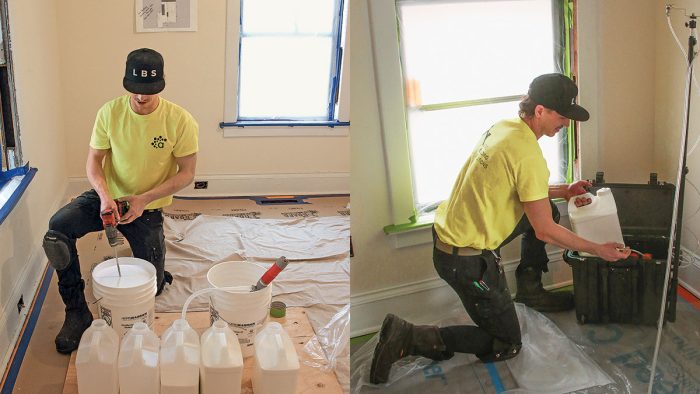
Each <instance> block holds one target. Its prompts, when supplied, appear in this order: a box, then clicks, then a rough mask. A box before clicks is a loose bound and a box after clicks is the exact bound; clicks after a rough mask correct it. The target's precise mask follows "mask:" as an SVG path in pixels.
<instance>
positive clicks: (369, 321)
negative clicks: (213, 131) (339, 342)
mask: <svg viewBox="0 0 700 394" xmlns="http://www.w3.org/2000/svg"><path fill="white" fill-rule="evenodd" d="M561 255H562V251H561V249H559V250H553V251H551V252H548V256H549V259H550V262H549V271H550V273H549V274H545V275H544V276H543V280H544V281H546V280H547V279H548V278H559V280H558V281H557V282H555V283H551V284H549V285H546V286H545V288H546V289H552V288H559V287H563V286H568V285H570V284H572V283H573V280H572V279H571V273H570V269H568V264H566V263H565V262H564V261H563V260H562V257H561ZM502 264H503V269H504V271H505V273H506V278H507V280H508V282H509V283H510V285H509V289H510V290H511V295H512V296H514V295H515V290H516V286H515V269H516V268H517V267H518V264H519V259H510V260H507V261H505V260H504V261H502ZM564 270H567V272H562V271H564ZM462 308H463V307H462V305H461V303H460V301H459V298H458V297H457V294H456V293H455V292H454V291H453V290H452V288H451V287H450V286H449V285H448V284H447V283H446V282H445V281H443V280H442V279H440V278H430V279H424V280H420V281H417V282H412V283H406V284H402V285H398V286H392V287H387V288H384V289H379V290H372V291H367V292H364V293H360V294H356V295H352V296H351V297H350V315H351V316H352V319H350V336H351V337H357V336H360V335H365V334H370V333H374V332H377V331H378V330H379V327H380V326H381V323H382V319H383V318H384V315H386V314H387V313H389V312H391V313H394V314H396V315H398V316H401V317H402V318H404V319H407V320H409V321H411V322H413V323H416V324H429V323H434V322H437V321H440V320H443V319H445V318H448V317H450V316H451V314H452V313H453V311H454V310H455V309H458V310H459V309H462Z"/></svg>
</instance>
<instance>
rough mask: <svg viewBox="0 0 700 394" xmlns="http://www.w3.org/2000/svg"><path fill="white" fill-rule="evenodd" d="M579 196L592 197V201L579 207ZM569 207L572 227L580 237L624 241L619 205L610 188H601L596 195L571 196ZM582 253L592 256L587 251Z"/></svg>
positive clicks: (589, 239) (603, 240)
mask: <svg viewBox="0 0 700 394" xmlns="http://www.w3.org/2000/svg"><path fill="white" fill-rule="evenodd" d="M577 197H587V198H590V199H591V203H590V204H588V205H584V206H581V207H577V206H576V198H577ZM568 208H569V220H570V221H571V228H572V229H573V230H574V232H575V233H576V234H577V235H578V236H579V237H581V238H583V239H586V240H588V241H591V242H595V243H606V242H617V243H620V244H623V243H624V241H623V238H622V229H621V228H620V220H619V218H618V216H617V205H615V198H614V197H613V194H612V191H611V190H610V188H607V187H604V188H601V189H599V190H598V191H597V192H596V195H595V196H594V195H592V194H591V193H586V194H582V195H580V196H576V197H571V199H570V200H569V207H568ZM580 253H581V254H582V255H585V256H590V254H588V253H585V252H580Z"/></svg>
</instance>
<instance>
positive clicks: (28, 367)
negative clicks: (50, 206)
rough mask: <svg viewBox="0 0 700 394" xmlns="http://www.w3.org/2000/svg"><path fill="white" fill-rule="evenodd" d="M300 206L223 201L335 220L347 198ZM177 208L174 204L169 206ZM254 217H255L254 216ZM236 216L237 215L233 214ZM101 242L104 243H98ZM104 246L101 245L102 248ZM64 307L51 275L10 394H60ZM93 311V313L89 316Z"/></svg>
mask: <svg viewBox="0 0 700 394" xmlns="http://www.w3.org/2000/svg"><path fill="white" fill-rule="evenodd" d="M306 201H307V202H308V204H304V205H257V204H255V203H251V200H248V199H238V200H227V201H226V205H227V206H237V205H239V206H240V208H237V209H236V208H233V210H235V211H236V212H240V213H242V214H241V215H240V217H251V218H255V217H256V216H257V217H258V218H276V217H279V218H282V217H287V218H290V217H309V216H336V215H339V214H340V215H345V214H346V211H347V213H348V214H349V211H348V210H347V208H346V205H347V204H348V203H349V201H350V198H349V197H347V196H341V197H318V198H310V199H307V200H306ZM177 204H178V201H177V200H176V201H175V203H174V204H173V207H175V206H176V205H177ZM186 204H187V208H188V209H190V208H192V207H193V206H197V201H196V200H186ZM212 204H214V202H213V201H211V200H205V201H204V202H202V207H203V211H205V212H206V211H208V210H209V209H211V208H210V207H209V206H210V205H212ZM256 213H258V214H256ZM236 215H237V214H236ZM101 242H105V241H104V240H101ZM102 246H104V245H102ZM83 248H90V249H92V248H94V245H87V244H85V243H81V242H80V241H79V242H78V251H79V252H80V251H81V250H83ZM92 263H93V262H89V261H81V270H82V271H83V273H84V272H89V269H90V266H91V264H92ZM63 309H64V306H63V302H62V301H61V298H60V296H59V294H58V279H57V278H56V275H55V274H54V275H53V277H52V278H51V284H50V286H49V289H48V293H47V295H46V299H45V300H44V304H43V306H42V309H41V313H40V315H39V319H38V321H37V324H36V327H35V329H34V333H33V335H32V337H31V341H30V342H29V346H28V348H27V352H26V354H25V356H24V359H23V361H22V366H21V368H20V371H19V374H18V376H17V380H16V381H15V385H14V390H13V392H17V393H41V394H59V393H62V392H63V386H64V382H65V379H66V373H67V370H68V365H69V362H70V356H68V355H62V354H59V353H58V352H56V347H55V345H54V338H55V336H56V334H57V333H58V331H59V329H60V328H61V325H62V324H63V318H64V316H65V315H64V312H63ZM94 312H95V311H94V310H93V314H94V315H96V313H94Z"/></svg>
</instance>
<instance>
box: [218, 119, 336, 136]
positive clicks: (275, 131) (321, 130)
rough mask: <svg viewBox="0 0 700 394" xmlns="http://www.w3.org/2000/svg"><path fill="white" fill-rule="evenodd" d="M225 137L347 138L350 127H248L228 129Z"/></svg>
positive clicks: (225, 130) (225, 129) (225, 131)
mask: <svg viewBox="0 0 700 394" xmlns="http://www.w3.org/2000/svg"><path fill="white" fill-rule="evenodd" d="M227 119H228V118H227ZM223 130H224V137H227V138H228V137H310V136H311V137H313V136H317V137H319V136H320V137H347V136H348V134H349V127H348V126H334V127H321V126H314V127H304V126H294V127H290V126H269V127H262V126H246V127H226V128H224V129H223Z"/></svg>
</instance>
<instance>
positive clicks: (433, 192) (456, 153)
mask: <svg viewBox="0 0 700 394" xmlns="http://www.w3.org/2000/svg"><path fill="white" fill-rule="evenodd" d="M517 114H518V102H508V103H499V104H490V105H479V106H473V107H464V108H457V109H449V110H440V111H419V110H410V111H409V113H408V124H409V129H410V131H411V132H410V133H409V138H410V139H409V142H410V145H411V165H412V172H413V190H414V194H415V201H416V205H417V206H422V205H427V204H430V203H433V202H437V201H441V200H444V199H446V198H447V197H448V196H449V195H450V192H451V191H452V186H453V184H454V181H455V179H456V178H457V174H459V171H460V170H461V169H462V166H463V165H464V162H465V161H466V160H467V157H469V155H470V154H471V152H472V150H473V149H474V146H475V145H476V142H477V141H478V140H479V137H481V135H482V134H483V133H484V132H486V130H488V129H489V127H491V126H492V125H493V124H494V123H496V122H497V121H499V120H501V119H508V118H516V117H517V116H518V115H517ZM565 135H566V131H565V130H563V129H562V130H561V131H560V132H559V133H558V134H557V137H555V138H549V137H546V136H545V137H542V138H540V139H539V142H540V146H541V147H543V153H544V155H545V158H546V159H547V166H548V167H549V171H550V182H553V181H556V182H559V181H561V175H560V174H559V173H560V170H559V167H561V161H562V157H561V152H560V150H561V145H559V144H558V143H557V141H558V140H560V139H561V138H564V136H565Z"/></svg>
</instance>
